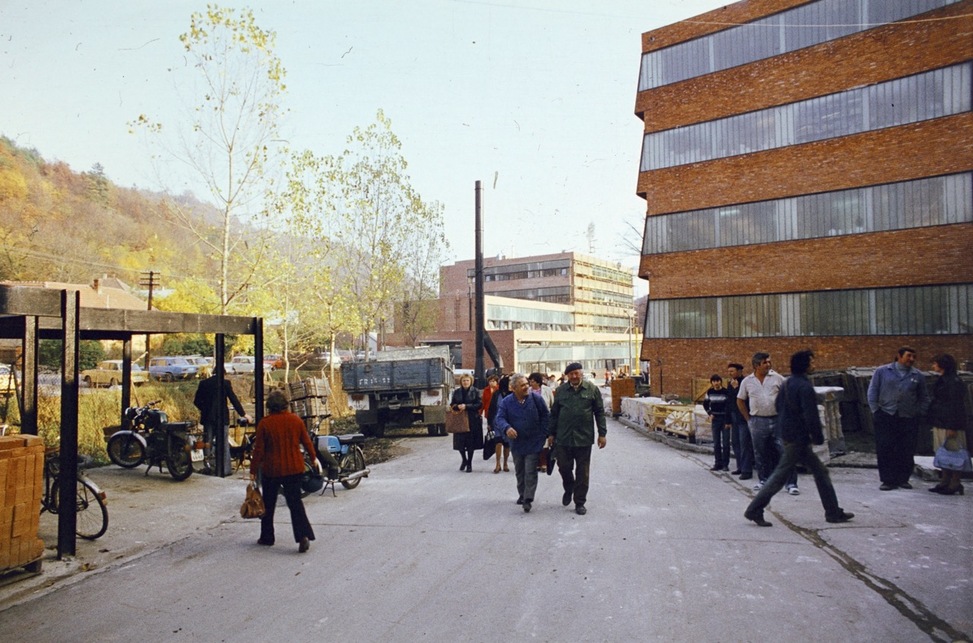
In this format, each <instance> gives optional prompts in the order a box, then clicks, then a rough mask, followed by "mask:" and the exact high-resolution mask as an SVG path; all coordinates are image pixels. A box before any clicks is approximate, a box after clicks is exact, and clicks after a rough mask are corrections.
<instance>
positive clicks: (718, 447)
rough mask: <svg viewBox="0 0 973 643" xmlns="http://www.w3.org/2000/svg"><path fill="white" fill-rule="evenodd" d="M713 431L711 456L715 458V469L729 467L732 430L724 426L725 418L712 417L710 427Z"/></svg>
mask: <svg viewBox="0 0 973 643" xmlns="http://www.w3.org/2000/svg"><path fill="white" fill-rule="evenodd" d="M710 427H711V429H712V431H713V455H714V456H716V462H715V464H716V466H717V467H720V468H722V467H729V466H730V433H731V432H732V429H729V428H727V426H726V417H724V416H722V415H714V416H713V422H712V424H711V425H710Z"/></svg>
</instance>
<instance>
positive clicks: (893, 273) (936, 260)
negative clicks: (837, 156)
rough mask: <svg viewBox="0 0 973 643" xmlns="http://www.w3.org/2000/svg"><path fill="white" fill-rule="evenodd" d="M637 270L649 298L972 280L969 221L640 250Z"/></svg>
mask: <svg viewBox="0 0 973 643" xmlns="http://www.w3.org/2000/svg"><path fill="white" fill-rule="evenodd" d="M639 274H640V276H642V277H643V278H646V279H648V280H649V282H650V285H651V288H652V298H653V299H673V298H684V297H710V296H716V295H746V294H756V293H760V294H763V293H782V292H800V291H808V290H844V289H858V288H878V287H890V286H918V285H930V284H951V283H970V282H973V224H971V223H964V224H956V225H944V226H933V227H929V228H915V229H911V230H897V231H893V232H879V233H873V234H859V235H848V236H841V237H825V238H821V239H806V240H802V241H787V242H781V243H771V244H763V245H760V246H758V247H733V248H714V249H711V250H696V251H694V252H672V253H667V254H661V255H646V256H643V257H642V261H641V265H640V266H639ZM650 305H651V304H650Z"/></svg>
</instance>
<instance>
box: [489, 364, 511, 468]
mask: <svg viewBox="0 0 973 643" xmlns="http://www.w3.org/2000/svg"><path fill="white" fill-rule="evenodd" d="M508 395H510V376H509V375H504V376H503V377H501V378H500V381H499V382H497V390H496V391H494V393H493V395H492V396H491V397H490V407H489V408H488V409H487V426H489V427H490V428H491V429H492V428H493V423H494V422H495V421H496V419H497V410H498V409H499V408H500V400H502V399H503V398H505V397H507V396H508ZM501 451H502V452H503V470H504V471H509V470H510V469H508V468H507V460H508V459H509V458H510V440H508V439H507V436H505V435H504V434H503V431H497V446H496V454H497V466H495V467H494V468H493V472H494V473H500V453H501Z"/></svg>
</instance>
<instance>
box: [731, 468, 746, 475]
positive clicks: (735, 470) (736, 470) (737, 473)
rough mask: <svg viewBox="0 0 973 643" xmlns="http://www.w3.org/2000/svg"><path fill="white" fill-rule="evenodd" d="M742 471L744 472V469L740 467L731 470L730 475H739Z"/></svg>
mask: <svg viewBox="0 0 973 643" xmlns="http://www.w3.org/2000/svg"><path fill="white" fill-rule="evenodd" d="M741 473H743V472H742V471H740V470H739V469H734V470H733V471H731V472H730V475H731V476H738V475H740V474H741Z"/></svg>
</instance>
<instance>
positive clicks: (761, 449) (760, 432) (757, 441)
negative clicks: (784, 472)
mask: <svg viewBox="0 0 973 643" xmlns="http://www.w3.org/2000/svg"><path fill="white" fill-rule="evenodd" d="M750 436H751V437H752V438H753V456H754V460H755V466H756V469H757V476H758V477H759V478H760V481H761V482H766V481H767V480H768V479H769V478H770V475H771V474H772V473H773V472H774V469H776V468H777V463H778V462H780V457H781V454H782V453H783V452H784V442H783V440H782V439H781V437H780V426H779V424H778V422H777V416H776V415H775V416H773V417H760V416H756V415H751V416H750ZM787 486H788V487H791V486H794V487H796V486H797V471H796V470H795V469H794V468H793V467H792V468H791V472H790V474H789V475H788V478H787Z"/></svg>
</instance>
